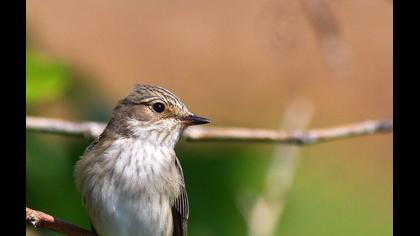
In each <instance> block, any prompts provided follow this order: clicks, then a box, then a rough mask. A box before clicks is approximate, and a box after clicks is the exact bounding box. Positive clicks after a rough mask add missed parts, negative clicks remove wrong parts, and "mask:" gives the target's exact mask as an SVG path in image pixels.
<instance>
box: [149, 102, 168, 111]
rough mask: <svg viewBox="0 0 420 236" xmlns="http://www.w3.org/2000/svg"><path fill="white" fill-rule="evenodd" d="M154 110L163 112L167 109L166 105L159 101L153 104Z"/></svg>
mask: <svg viewBox="0 0 420 236" xmlns="http://www.w3.org/2000/svg"><path fill="white" fill-rule="evenodd" d="M152 107H153V110H155V111H156V112H159V113H162V112H163V111H164V110H165V105H163V103H161V102H157V103H155V104H153V106H152Z"/></svg>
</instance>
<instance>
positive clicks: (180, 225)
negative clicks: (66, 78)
mask: <svg viewBox="0 0 420 236" xmlns="http://www.w3.org/2000/svg"><path fill="white" fill-rule="evenodd" d="M175 166H176V168H177V170H178V173H179V175H180V176H181V180H182V185H181V186H180V187H181V193H180V194H179V196H178V198H177V199H176V200H175V202H174V204H173V205H172V219H173V224H174V227H173V228H174V230H173V233H172V235H173V236H186V235H187V223H188V214H189V206H188V196H187V190H186V188H185V181H184V174H183V173H182V168H181V165H180V163H179V161H178V158H176V157H175Z"/></svg>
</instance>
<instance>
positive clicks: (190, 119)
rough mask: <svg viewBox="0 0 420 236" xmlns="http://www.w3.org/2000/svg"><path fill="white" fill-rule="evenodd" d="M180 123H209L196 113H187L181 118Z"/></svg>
mask: <svg viewBox="0 0 420 236" xmlns="http://www.w3.org/2000/svg"><path fill="white" fill-rule="evenodd" d="M181 121H182V123H184V124H186V125H202V124H207V123H210V120H209V119H207V118H204V117H200V116H196V115H188V116H184V117H182V118H181Z"/></svg>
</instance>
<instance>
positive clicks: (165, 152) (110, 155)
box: [104, 141, 181, 200]
mask: <svg viewBox="0 0 420 236" xmlns="http://www.w3.org/2000/svg"><path fill="white" fill-rule="evenodd" d="M104 158H105V159H115V161H114V165H113V166H112V167H111V169H112V170H111V171H110V172H108V173H109V175H108V178H109V182H110V183H111V185H112V187H113V191H115V192H118V193H120V194H121V195H127V196H128V197H131V198H133V199H135V198H137V197H139V196H140V195H143V196H144V195H146V196H151V195H156V194H164V195H166V196H168V197H169V198H170V199H171V200H172V198H176V196H178V194H179V191H180V190H179V185H180V184H181V177H180V175H179V173H178V171H177V169H176V166H175V158H176V157H175V152H174V151H173V149H169V148H166V147H160V146H155V145H152V144H149V143H142V142H135V141H132V142H123V143H122V144H121V145H118V146H115V147H111V148H110V150H108V151H107V152H105V153H104Z"/></svg>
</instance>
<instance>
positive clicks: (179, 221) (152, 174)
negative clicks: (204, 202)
mask: <svg viewBox="0 0 420 236" xmlns="http://www.w3.org/2000/svg"><path fill="white" fill-rule="evenodd" d="M209 122H210V121H209V119H207V118H204V117H200V116H197V115H195V114H194V113H192V112H190V111H189V110H188V108H187V107H186V105H185V104H184V102H183V101H182V100H181V99H180V98H178V97H177V96H176V95H174V94H173V93H172V92H170V91H168V90H167V89H164V88H162V87H159V86H154V85H140V84H136V85H135V86H134V87H133V88H132V90H131V91H130V92H129V94H128V96H126V97H125V98H123V99H121V100H120V101H119V102H118V103H117V105H116V106H115V107H114V108H113V110H112V114H111V118H110V120H109V121H108V123H107V125H106V127H105V129H104V130H103V132H102V133H101V134H100V135H99V136H98V137H97V138H96V139H95V140H93V142H92V143H91V144H90V145H89V146H88V147H87V148H86V150H85V151H84V153H83V154H82V155H81V157H80V159H79V160H78V161H77V162H76V165H75V168H74V176H75V183H76V187H77V189H78V191H79V192H80V195H81V199H82V203H83V205H84V207H85V208H86V210H87V213H88V216H89V219H90V222H91V225H92V231H93V232H94V233H96V234H97V235H99V236H186V235H187V226H188V217H189V204H188V196H187V191H186V186H185V180H184V175H183V171H182V167H181V165H180V162H179V160H178V158H177V156H176V153H175V150H174V148H175V145H176V143H177V142H178V141H179V139H180V137H181V135H182V132H183V131H184V130H185V129H186V128H187V127H189V126H192V125H201V124H207V123H209Z"/></svg>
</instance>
